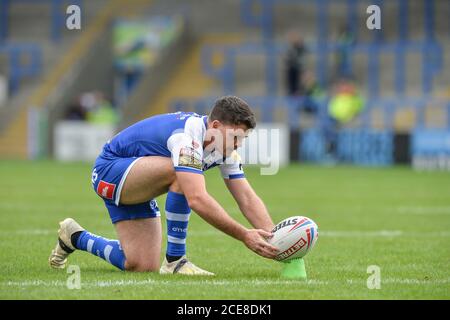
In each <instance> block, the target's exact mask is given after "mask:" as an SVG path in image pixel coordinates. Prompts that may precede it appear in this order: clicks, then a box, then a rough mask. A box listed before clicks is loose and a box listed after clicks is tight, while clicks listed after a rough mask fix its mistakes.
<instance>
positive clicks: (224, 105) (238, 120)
mask: <svg viewBox="0 0 450 320" xmlns="http://www.w3.org/2000/svg"><path fill="white" fill-rule="evenodd" d="M209 120H210V121H214V120H219V121H220V122H223V123H224V124H228V125H241V124H244V125H245V126H246V127H247V129H254V128H255V127H256V120H255V114H254V113H253V111H252V110H251V109H250V107H249V106H248V104H247V102H245V101H244V100H242V99H241V98H238V97H235V96H224V97H221V98H219V99H217V100H216V102H215V103H214V107H213V108H212V110H211V113H210V114H209Z"/></svg>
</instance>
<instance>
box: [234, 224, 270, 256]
mask: <svg viewBox="0 0 450 320" xmlns="http://www.w3.org/2000/svg"><path fill="white" fill-rule="evenodd" d="M272 236H273V235H272V233H270V232H267V231H265V230H262V229H250V230H247V232H246V233H245V236H244V239H243V240H242V241H243V242H244V244H245V245H246V246H247V247H248V248H249V249H250V250H252V251H254V252H255V253H257V254H259V255H260V256H263V257H265V258H269V259H274V258H275V257H276V256H277V254H278V251H279V250H278V249H277V248H276V247H274V246H272V245H271V244H269V243H268V242H267V241H266V240H265V239H269V238H271V237H272Z"/></svg>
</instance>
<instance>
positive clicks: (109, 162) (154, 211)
mask: <svg viewBox="0 0 450 320" xmlns="http://www.w3.org/2000/svg"><path fill="white" fill-rule="evenodd" d="M137 160H139V158H135V157H134V158H103V157H102V156H99V157H98V158H97V160H96V161H95V164H94V168H93V171H92V186H93V187H94V190H95V192H96V193H97V195H99V196H100V197H101V198H102V199H103V201H104V202H105V206H106V208H107V209H108V212H109V216H110V217H111V221H112V223H116V222H119V221H122V220H133V219H142V218H155V217H159V216H160V212H159V208H158V204H157V202H156V200H155V199H152V200H150V201H147V202H144V203H139V204H133V205H122V204H120V193H121V191H122V187H123V184H124V183H125V179H126V178H127V175H128V173H129V172H130V170H131V168H132V167H133V165H134V164H135V163H136V161H137Z"/></svg>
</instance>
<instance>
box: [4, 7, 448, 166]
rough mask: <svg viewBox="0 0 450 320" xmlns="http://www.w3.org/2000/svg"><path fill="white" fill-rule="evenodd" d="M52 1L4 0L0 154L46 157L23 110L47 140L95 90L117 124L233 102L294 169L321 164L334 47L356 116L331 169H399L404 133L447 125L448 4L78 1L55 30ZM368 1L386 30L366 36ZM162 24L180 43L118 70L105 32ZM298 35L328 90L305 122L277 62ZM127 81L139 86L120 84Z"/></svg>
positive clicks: (406, 152)
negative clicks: (173, 22)
mask: <svg viewBox="0 0 450 320" xmlns="http://www.w3.org/2000/svg"><path fill="white" fill-rule="evenodd" d="M8 2H9V6H6V3H8ZM58 2H60V1H56V0H53V1H44V0H39V1H33V3H31V1H25V0H24V1H22V0H19V1H4V0H0V3H1V6H0V8H2V12H1V17H8V19H1V21H2V23H1V25H0V31H1V32H0V36H1V37H2V38H3V39H4V40H3V41H2V42H1V44H0V72H1V71H2V68H1V66H2V65H3V64H6V65H8V66H9V67H8V77H9V88H10V89H9V94H10V98H9V100H8V101H7V103H6V105H5V106H4V107H3V108H0V112H1V115H2V116H1V118H0V156H1V157H22V158H26V157H30V156H31V157H33V156H37V155H45V154H49V153H50V154H51V153H52V139H51V138H48V139H47V140H48V141H47V143H46V142H45V141H44V142H43V141H40V142H39V141H38V142H36V141H35V140H36V139H35V138H33V137H35V136H36V135H37V134H36V133H35V132H30V130H31V129H30V128H34V129H33V130H36V127H39V126H38V125H36V123H35V124H34V125H33V126H31V125H30V124H29V123H30V121H29V113H28V111H27V110H28V109H29V108H32V107H34V108H38V109H40V110H46V111H45V112H39V114H40V115H39V116H32V117H31V118H33V119H36V118H40V117H41V118H42V115H43V117H44V119H46V121H43V122H44V123H45V122H46V123H47V126H46V125H45V124H44V125H43V127H48V128H49V129H48V130H49V133H47V136H48V137H51V135H52V134H51V132H52V126H53V125H54V123H55V122H56V121H58V119H60V118H61V115H62V114H63V111H64V110H63V109H64V106H65V105H67V104H68V101H70V99H72V98H73V97H74V96H76V95H78V94H80V93H81V92H83V91H85V90H99V89H100V90H102V91H104V92H106V94H107V95H108V96H111V97H114V102H115V105H116V106H117V108H118V109H119V110H120V112H121V114H122V123H121V126H120V127H124V126H126V125H129V124H130V123H132V122H134V121H137V120H139V119H142V118H143V117H147V116H150V115H153V114H157V113H162V112H167V111H174V110H180V109H183V110H190V111H196V112H207V110H208V109H209V107H210V106H211V103H212V102H213V101H214V99H215V98H217V97H218V96H220V95H223V94H235V95H238V96H242V97H244V98H245V99H247V100H248V101H249V102H250V104H251V105H252V106H254V107H255V109H256V111H257V115H258V117H259V120H260V121H263V122H274V121H276V122H284V123H288V124H289V126H290V128H291V159H292V160H298V159H301V160H306V161H314V162H317V161H318V162H321V160H323V158H324V149H325V147H324V141H323V137H322V135H321V133H320V130H319V129H318V128H320V127H321V123H322V122H324V121H325V118H326V116H327V105H328V101H329V98H330V97H329V93H330V87H331V86H332V84H333V82H334V81H335V70H336V53H337V52H338V51H339V50H342V49H344V50H346V53H347V54H348V57H349V63H348V64H347V65H346V68H348V72H349V73H351V74H352V75H353V77H354V80H355V82H356V83H357V84H358V87H359V89H360V92H361V94H362V96H364V99H365V108H364V110H363V112H362V113H361V114H360V115H359V116H358V118H357V119H356V120H355V121H352V122H351V123H350V124H349V125H348V126H347V127H346V128H345V129H343V130H341V133H340V134H339V143H338V151H337V152H338V154H339V155H340V160H342V161H345V162H349V163H356V164H367V165H389V164H392V163H394V162H399V161H400V162H405V161H406V162H408V161H410V156H411V152H410V151H411V150H413V149H412V148H410V147H409V146H410V142H409V141H410V137H412V136H411V134H413V133H415V134H416V133H418V132H420V130H425V129H427V128H430V129H433V130H438V131H437V132H438V133H437V134H440V132H443V131H448V130H449V127H450V68H448V66H449V65H450V20H449V19H448V17H449V16H450V1H446V0H417V1H412V0H392V1H386V0H385V1H382V0H371V1H366V0H335V1H330V0H317V1H312V0H221V1H206V0H185V1H182V2H180V1H177V0H153V1H149V0H146V1H144V0H133V1H127V2H126V4H124V3H123V2H120V1H115V0H113V1H102V0H92V1H87V0H84V1H82V2H81V5H82V11H83V22H82V24H83V29H82V30H81V31H80V32H73V31H69V30H65V28H63V29H64V30H62V31H61V28H57V26H58V25H60V24H61V19H63V18H64V15H61V14H60V11H59V14H58V10H56V9H55V6H58V5H61V4H60V3H59V4H58ZM62 2H64V1H61V3H62ZM370 4H376V5H378V6H380V8H381V12H382V14H381V17H382V29H381V30H369V29H368V28H367V27H366V19H367V17H368V14H367V13H366V8H367V6H368V5H370ZM6 7H8V9H7V10H6V9H5V8H6ZM158 17H159V18H161V17H171V18H173V17H177V18H176V19H178V20H180V21H182V28H181V31H180V32H179V34H178V35H177V36H176V37H173V39H172V40H173V41H171V42H169V43H168V44H167V46H165V47H162V48H161V49H160V50H159V52H158V56H157V58H156V60H155V62H154V63H152V64H150V65H147V66H145V67H142V68H140V69H139V68H138V69H135V70H134V71H133V72H131V71H130V70H128V69H127V68H120V67H118V66H117V62H116V61H115V60H114V49H113V48H114V46H113V41H112V40H111V39H112V38H113V37H114V36H113V34H114V31H113V30H114V25H115V24H114V23H113V22H114V21H116V23H117V21H121V20H124V19H125V20H128V21H133V20H135V21H143V20H145V21H149V20H151V19H158ZM5 21H9V22H8V24H7V23H6V22H5ZM342 26H346V27H347V28H348V30H349V31H350V32H351V34H352V35H353V38H354V41H353V43H352V44H349V45H345V46H344V47H342V46H343V45H342V44H341V43H340V42H339V40H338V36H339V35H338V31H339V30H340V29H342ZM293 29H295V30H296V31H298V32H299V33H300V34H301V35H302V37H303V39H304V41H305V43H306V46H307V49H308V54H307V64H306V67H307V69H308V70H310V71H312V72H313V73H314V74H315V77H316V79H317V80H318V83H319V85H320V86H321V87H322V88H324V91H325V93H326V94H325V96H324V97H321V98H320V99H318V100H317V101H315V102H316V104H317V106H318V107H319V108H318V113H317V115H316V116H315V117H312V120H311V119H310V118H311V115H308V114H304V113H303V112H300V111H299V107H298V106H302V105H303V104H304V103H305V97H301V96H300V97H295V98H292V97H287V96H285V93H284V83H283V72H284V70H283V56H284V53H285V52H286V48H287V41H286V35H287V33H288V32H289V31H291V30H293ZM12 45H13V46H16V45H17V46H19V45H20V46H24V47H23V48H27V49H26V50H25V51H24V52H25V53H24V54H27V55H29V58H28V59H30V62H31V63H28V64H26V65H25V66H22V65H20V63H19V64H18V65H19V66H18V67H17V66H16V67H14V66H13V65H14V63H16V64H17V63H18V62H17V61H15V62H14V61H13V62H11V59H9V58H8V57H9V56H11V54H10V53H8V52H10V51H8V50H11V49H7V48H11V46H12ZM32 48H34V49H33V50H32ZM16 50H17V49H16ZM22 50H24V49H22ZM14 56H16V55H14ZM5 57H7V58H6V59H5ZM8 59H9V60H8ZM12 60H14V59H12ZM16 60H17V59H16ZM2 61H7V62H2ZM8 61H9V62H8ZM21 68H22V69H21ZM9 69H12V70H9ZM15 69H17V70H21V71H14V70H15ZM130 74H132V76H133V77H135V78H133V79H135V80H136V81H132V83H133V85H130V86H129V87H127V83H128V84H129V82H127V81H128V80H129V78H127V75H130ZM68 75H72V76H68ZM112 79H114V80H112ZM127 79H128V80H127ZM18 101H20V102H18ZM31 114H34V115H35V114H36V113H31ZM41 122H42V121H41ZM39 123H40V122H39ZM41 135H42V134H41ZM43 136H44V137H45V136H46V135H45V134H44V135H43ZM41 140H42V139H41ZM43 140H46V139H45V138H44V139H43ZM30 141H34V143H32V142H30ZM36 143H38V144H39V143H40V144H41V145H42V146H40V147H39V146H38V147H36ZM405 144H406V146H405ZM45 145H47V146H48V148H46V147H43V146H45ZM438 149H439V148H438ZM30 150H31V151H30ZM33 150H34V151H33ZM36 150H39V151H36ZM420 150H421V149H420V147H419V148H414V150H413V151H414V152H415V153H416V154H420ZM439 150H440V151H439V152H440V153H442V152H444V151H442V148H440V149H439ZM427 152H428V154H430V153H429V151H427ZM445 152H447V151H445Z"/></svg>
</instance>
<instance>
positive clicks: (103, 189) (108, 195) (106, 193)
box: [97, 180, 116, 200]
mask: <svg viewBox="0 0 450 320" xmlns="http://www.w3.org/2000/svg"><path fill="white" fill-rule="evenodd" d="M115 190H116V185H115V184H114V183H109V182H106V181H103V180H100V182H99V183H98V186H97V194H98V195H99V196H100V197H102V198H105V199H109V200H113V197H114V191H115Z"/></svg>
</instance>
